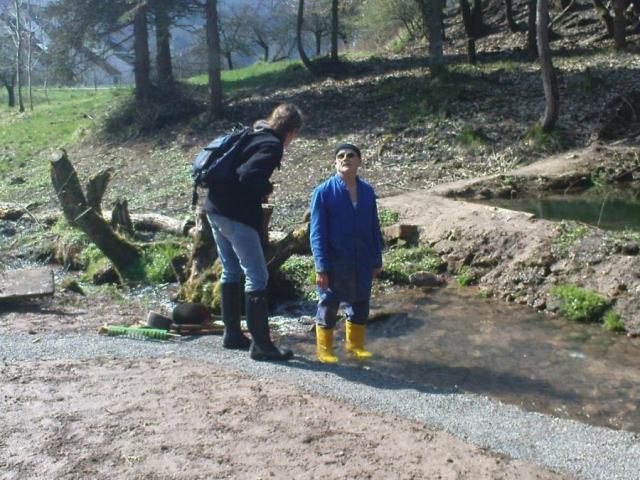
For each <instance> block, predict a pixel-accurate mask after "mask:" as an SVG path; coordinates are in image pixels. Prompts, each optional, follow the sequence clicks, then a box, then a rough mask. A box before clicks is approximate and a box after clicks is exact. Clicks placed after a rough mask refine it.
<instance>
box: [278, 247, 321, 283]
mask: <svg viewBox="0 0 640 480" xmlns="http://www.w3.org/2000/svg"><path fill="white" fill-rule="evenodd" d="M280 272H281V273H282V274H283V275H284V276H285V277H286V278H287V279H288V280H290V281H291V282H293V283H294V284H295V285H296V286H297V287H299V288H300V289H303V288H304V287H305V286H309V285H315V283H316V269H315V266H314V263H313V258H312V257H309V256H304V255H292V256H291V257H289V258H288V259H287V261H286V262H284V263H283V264H282V266H281V267H280Z"/></svg>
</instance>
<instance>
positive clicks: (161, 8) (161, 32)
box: [155, 0, 173, 86]
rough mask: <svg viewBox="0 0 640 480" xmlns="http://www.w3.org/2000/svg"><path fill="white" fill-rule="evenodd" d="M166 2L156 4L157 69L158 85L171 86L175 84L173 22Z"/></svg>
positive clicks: (159, 0) (163, 0)
mask: <svg viewBox="0 0 640 480" xmlns="http://www.w3.org/2000/svg"><path fill="white" fill-rule="evenodd" d="M167 7H168V5H167V2H166V0H158V1H156V2H155V17H156V67H157V69H158V83H159V84H160V85H164V86H167V85H171V84H172V83H173V69H172V67H171V20H170V18H169V9H168V8H167Z"/></svg>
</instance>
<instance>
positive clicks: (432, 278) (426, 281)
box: [409, 272, 444, 287]
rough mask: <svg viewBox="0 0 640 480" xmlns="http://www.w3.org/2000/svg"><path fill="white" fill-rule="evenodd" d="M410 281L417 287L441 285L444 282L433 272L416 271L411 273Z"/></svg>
mask: <svg viewBox="0 0 640 480" xmlns="http://www.w3.org/2000/svg"><path fill="white" fill-rule="evenodd" d="M409 283H410V284H411V285H414V286H416V287H439V286H441V285H443V284H444V282H443V281H442V279H441V278H439V277H438V276H437V275H434V274H433V273H431V272H415V273H412V274H411V275H409Z"/></svg>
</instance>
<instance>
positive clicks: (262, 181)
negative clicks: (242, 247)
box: [204, 127, 284, 234]
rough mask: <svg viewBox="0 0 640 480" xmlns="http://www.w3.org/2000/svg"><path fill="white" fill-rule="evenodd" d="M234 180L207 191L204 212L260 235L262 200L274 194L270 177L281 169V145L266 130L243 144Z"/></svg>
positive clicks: (271, 132)
mask: <svg viewBox="0 0 640 480" xmlns="http://www.w3.org/2000/svg"><path fill="white" fill-rule="evenodd" d="M244 143H245V145H244V146H243V147H242V153H241V154H240V155H239V156H238V158H239V160H240V162H241V163H242V164H241V165H240V166H239V167H238V169H237V170H236V172H237V174H238V175H237V179H235V180H234V181H232V182H229V184H228V185H225V186H224V187H218V188H216V189H209V193H208V194H207V199H206V201H205V204H204V208H205V210H206V211H207V212H211V213H216V214H218V215H222V216H224V217H227V218H230V219H231V220H235V221H237V222H240V223H244V224H245V225H248V226H250V227H252V228H254V229H255V230H256V231H257V232H258V234H260V233H261V232H262V200H263V198H264V197H265V196H266V195H269V194H270V193H271V191H272V190H273V185H272V184H271V182H270V181H269V178H270V177H271V174H272V173H273V171H274V170H275V169H276V167H277V168H280V162H281V161H282V153H283V148H284V147H283V143H282V140H281V139H280V137H278V135H276V133H275V132H274V131H273V130H271V129H269V128H260V127H259V129H257V130H256V131H255V132H253V133H250V134H249V136H248V137H247V138H245V140H244Z"/></svg>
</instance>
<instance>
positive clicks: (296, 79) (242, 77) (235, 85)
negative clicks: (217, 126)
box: [186, 60, 312, 95]
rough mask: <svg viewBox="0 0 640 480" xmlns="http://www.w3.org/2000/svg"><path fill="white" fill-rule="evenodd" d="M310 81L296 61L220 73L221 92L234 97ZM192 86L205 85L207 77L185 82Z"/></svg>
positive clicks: (255, 65)
mask: <svg viewBox="0 0 640 480" xmlns="http://www.w3.org/2000/svg"><path fill="white" fill-rule="evenodd" d="M311 79H312V77H311V74H309V72H307V70H306V69H305V68H304V66H303V65H302V63H301V62H300V61H298V60H283V61H281V62H275V63H263V62H259V63H256V64H254V65H250V66H248V67H244V68H238V69H235V70H225V71H223V72H222V91H223V94H224V95H236V94H238V93H240V92H242V91H246V90H255V89H258V88H271V87H275V86H280V87H282V86H285V85H293V84H298V83H305V82H307V81H310V80H311ZM186 82H187V83H190V84H194V85H206V84H207V82H208V76H207V75H206V74H203V75H197V76H195V77H191V78H189V79H187V80H186Z"/></svg>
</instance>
